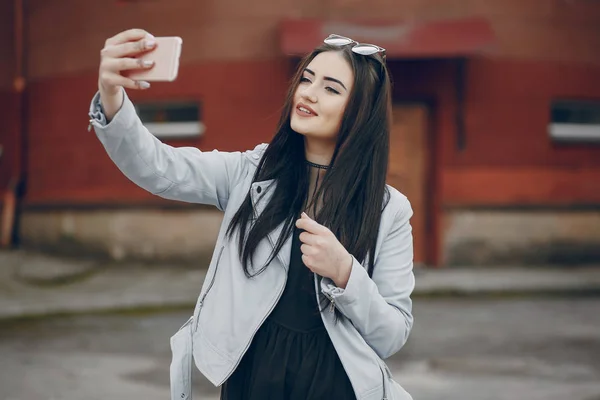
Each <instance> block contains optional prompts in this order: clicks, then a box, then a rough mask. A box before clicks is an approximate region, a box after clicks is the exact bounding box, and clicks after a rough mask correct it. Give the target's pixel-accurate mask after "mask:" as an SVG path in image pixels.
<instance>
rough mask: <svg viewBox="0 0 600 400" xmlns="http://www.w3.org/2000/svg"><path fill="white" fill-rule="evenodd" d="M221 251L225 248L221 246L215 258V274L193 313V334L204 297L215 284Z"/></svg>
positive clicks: (196, 327)
mask: <svg viewBox="0 0 600 400" xmlns="http://www.w3.org/2000/svg"><path fill="white" fill-rule="evenodd" d="M223 250H225V246H221V250H219V256H218V257H217V262H216V263H215V272H214V273H213V274H212V276H211V278H210V282H209V283H208V287H207V288H206V290H205V291H204V294H202V296H201V297H200V301H198V306H197V307H196V312H195V313H194V317H193V319H194V321H195V322H194V332H196V331H197V330H198V323H199V321H200V312H201V311H202V306H204V302H205V301H206V296H208V294H209V293H210V289H212V287H213V285H214V284H215V279H216V278H217V272H218V270H219V263H220V262H221V257H222V256H223Z"/></svg>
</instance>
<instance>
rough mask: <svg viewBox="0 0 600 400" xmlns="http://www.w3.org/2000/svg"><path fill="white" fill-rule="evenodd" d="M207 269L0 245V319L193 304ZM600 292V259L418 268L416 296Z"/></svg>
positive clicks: (176, 306) (191, 305) (188, 306)
mask: <svg viewBox="0 0 600 400" xmlns="http://www.w3.org/2000/svg"><path fill="white" fill-rule="evenodd" d="M205 272H206V271H205V269H204V268H202V267H199V268H197V269H192V268H190V267H189V266H188V267H182V266H178V265H167V264H163V265H151V266H148V265H144V264H141V263H135V262H130V263H118V264H116V263H111V262H106V261H97V260H86V259H68V258H57V257H53V256H49V255H44V254H36V253H31V252H26V251H20V250H18V251H17V250H13V251H0V304H2V307H0V319H11V318H27V317H36V316H44V315H58V314H72V313H86V312H104V311H117V310H128V309H159V308H160V309H162V308H170V307H172V308H179V307H185V308H191V307H193V305H194V304H195V302H196V298H197V296H198V293H199V291H200V287H201V285H202V282H203V279H204V276H205ZM552 293H554V294H590V293H597V294H600V266H597V265H596V266H594V265H591V266H585V267H564V268H559V267H545V268H543V267H531V268H518V267H510V266H507V267H495V268H469V269H461V268H448V269H439V270H424V269H417V270H416V289H415V293H414V295H415V296H437V295H444V296H446V295H455V296H456V295H458V296H470V295H478V296H482V295H485V296H496V295H502V296H507V295H521V294H552Z"/></svg>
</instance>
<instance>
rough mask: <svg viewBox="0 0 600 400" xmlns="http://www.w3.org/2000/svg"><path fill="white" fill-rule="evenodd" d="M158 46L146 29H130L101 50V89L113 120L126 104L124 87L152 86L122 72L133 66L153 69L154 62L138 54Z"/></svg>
mask: <svg viewBox="0 0 600 400" xmlns="http://www.w3.org/2000/svg"><path fill="white" fill-rule="evenodd" d="M155 46H156V41H155V40H154V36H152V35H151V34H150V33H148V32H146V31H144V30H142V29H130V30H127V31H124V32H121V33H118V34H117V35H115V36H113V37H111V38H109V39H107V40H106V43H105V44H104V48H103V49H102V50H101V51H100V70H99V73H98V90H99V91H100V100H101V102H102V107H103V109H104V114H105V116H106V118H107V119H108V120H111V119H112V118H113V117H114V115H115V114H116V113H117V111H119V109H120V108H121V105H122V104H123V96H122V95H121V87H125V88H128V89H148V88H149V87H150V84H149V83H148V82H145V81H134V80H132V79H129V78H127V77H126V76H124V75H123V74H122V72H123V71H128V70H132V69H140V68H142V69H148V68H152V66H153V62H150V63H147V64H144V63H143V62H142V61H141V60H140V59H136V58H134V56H136V55H138V54H140V53H144V52H147V51H149V50H152V49H153V48H154V47H155Z"/></svg>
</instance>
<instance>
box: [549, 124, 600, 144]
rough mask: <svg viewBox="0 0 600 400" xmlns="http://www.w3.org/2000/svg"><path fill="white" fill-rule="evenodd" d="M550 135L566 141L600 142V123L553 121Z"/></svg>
mask: <svg viewBox="0 0 600 400" xmlns="http://www.w3.org/2000/svg"><path fill="white" fill-rule="evenodd" d="M548 133H549V134H550V137H551V138H552V139H554V140H556V141H565V142H600V124H565V123H556V122H555V123H551V124H550V125H549V126H548Z"/></svg>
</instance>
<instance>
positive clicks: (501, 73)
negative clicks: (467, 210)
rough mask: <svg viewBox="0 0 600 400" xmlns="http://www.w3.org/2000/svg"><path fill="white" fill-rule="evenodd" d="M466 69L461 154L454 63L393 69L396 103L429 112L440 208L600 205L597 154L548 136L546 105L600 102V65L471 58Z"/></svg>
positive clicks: (596, 147)
mask: <svg viewBox="0 0 600 400" xmlns="http://www.w3.org/2000/svg"><path fill="white" fill-rule="evenodd" d="M467 68H468V78H467V83H466V101H465V109H464V115H465V133H464V134H465V147H464V149H462V150H461V149H459V148H458V145H457V129H456V122H455V121H456V115H455V113H456V110H457V103H456V83H455V82H456V69H457V63H456V62H455V61H451V60H447V61H435V62H431V61H415V62H411V63H404V64H398V63H393V64H392V70H393V71H394V75H395V81H396V87H395V92H396V97H397V98H409V99H410V98H413V99H414V98H416V99H423V100H425V101H429V102H430V103H431V104H432V107H433V116H434V121H433V124H434V126H433V130H434V135H435V136H436V141H435V142H436V145H437V147H436V148H435V149H432V151H435V153H436V163H437V165H436V170H437V175H436V179H437V185H435V186H436V187H438V188H439V190H440V191H439V193H438V195H439V196H440V206H471V205H494V206H504V205H517V206H518V205H582V204H598V203H600V185H598V184H595V182H600V146H599V145H590V144H587V145H584V144H569V145H567V144H556V143H552V142H551V141H550V139H549V137H548V133H547V125H548V122H549V119H550V103H551V101H552V100H553V99H555V98H560V97H569V98H575V99H577V98H581V99H590V98H595V99H600V79H599V78H598V77H599V76H600V64H598V65H577V64H564V63H559V62H538V61H526V60H514V59H504V58H494V59H490V58H475V59H473V60H471V61H470V62H469V64H468V67H467Z"/></svg>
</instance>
